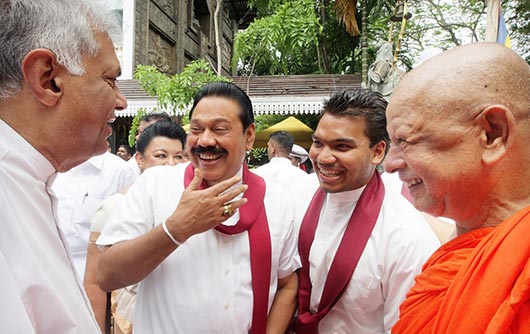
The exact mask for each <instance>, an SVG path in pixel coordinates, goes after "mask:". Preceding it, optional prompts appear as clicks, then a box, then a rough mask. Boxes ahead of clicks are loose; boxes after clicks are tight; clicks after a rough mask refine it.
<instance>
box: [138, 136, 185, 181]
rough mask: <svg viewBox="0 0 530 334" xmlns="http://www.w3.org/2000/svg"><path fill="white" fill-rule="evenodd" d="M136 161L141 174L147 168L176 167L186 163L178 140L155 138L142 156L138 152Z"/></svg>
mask: <svg viewBox="0 0 530 334" xmlns="http://www.w3.org/2000/svg"><path fill="white" fill-rule="evenodd" d="M136 161H137V162H138V166H139V167H140V170H141V171H142V172H143V171H144V170H146V169H147V168H149V167H153V166H160V165H176V164H179V163H183V162H186V161H187V159H186V157H185V156H184V152H183V148H182V142H181V141H180V140H178V139H172V138H168V137H163V136H157V137H154V138H153V139H152V140H151V141H150V142H149V144H148V145H147V147H146V148H145V150H144V153H143V154H142V153H141V152H138V154H137V155H136Z"/></svg>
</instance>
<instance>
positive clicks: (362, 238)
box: [296, 171, 385, 334]
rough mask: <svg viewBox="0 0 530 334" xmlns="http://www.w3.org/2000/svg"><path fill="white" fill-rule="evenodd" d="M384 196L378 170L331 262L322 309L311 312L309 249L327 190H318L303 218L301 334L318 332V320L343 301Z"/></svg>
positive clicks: (300, 298)
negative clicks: (340, 300)
mask: <svg viewBox="0 0 530 334" xmlns="http://www.w3.org/2000/svg"><path fill="white" fill-rule="evenodd" d="M384 196H385V187H384V185H383V182H382V181H381V177H380V176H379V173H378V172H377V171H376V172H375V173H374V176H373V177H372V179H371V180H370V182H368V184H367V186H366V188H365V189H364V191H363V193H362V194H361V197H360V198H359V201H358V203H357V205H356V206H355V210H353V213H352V215H351V217H350V221H349V223H348V226H347V227H346V230H345V231H344V236H343V237H342V240H341V242H340V245H339V247H338V249H337V253H336V254H335V258H334V259H333V262H332V263H331V267H330V269H329V273H328V277H327V278H326V283H325V284H324V290H323V292H322V298H321V300H320V303H319V306H318V312H317V313H311V311H310V310H309V307H310V303H311V289H312V285H311V280H310V278H309V250H310V249H311V244H312V243H313V239H314V238H315V232H316V229H317V225H318V220H319V218H320V211H321V209H322V204H323V202H324V198H325V197H326V193H325V192H324V191H322V190H321V189H318V190H317V192H316V193H315V195H314V196H313V199H312V201H311V204H309V208H308V209H307V212H306V214H305V216H304V219H303V221H302V225H301V227H300V237H299V240H298V252H299V253H300V258H301V260H302V269H301V270H300V272H299V280H300V287H299V290H298V320H297V322H296V333H297V334H317V333H318V323H319V322H320V320H321V319H322V318H324V317H325V316H326V314H327V313H328V312H329V311H330V310H331V308H332V307H333V306H334V305H335V304H336V303H337V302H338V301H339V299H340V297H341V296H342V294H343V293H344V290H345V289H346V286H347V285H348V282H349V281H350V279H351V277H352V275H353V272H354V270H355V267H356V266H357V263H358V262H359V258H360V257H361V254H362V253H363V250H364V247H365V246H366V243H367V242H368V238H369V237H370V235H371V234H372V230H373V228H374V225H375V222H376V221H377V217H378V216H379V212H380V211H381V205H382V204H383V198H384Z"/></svg>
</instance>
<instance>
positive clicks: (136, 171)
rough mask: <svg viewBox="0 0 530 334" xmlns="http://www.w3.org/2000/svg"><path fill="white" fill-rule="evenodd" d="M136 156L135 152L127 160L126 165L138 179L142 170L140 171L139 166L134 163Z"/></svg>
mask: <svg viewBox="0 0 530 334" xmlns="http://www.w3.org/2000/svg"><path fill="white" fill-rule="evenodd" d="M137 154H138V152H135V153H134V154H133V155H132V156H131V157H130V158H129V160H127V165H129V167H131V169H132V170H133V171H134V175H136V178H138V177H139V176H140V174H142V170H141V169H140V166H138V161H136V155H137Z"/></svg>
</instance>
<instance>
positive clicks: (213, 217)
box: [166, 169, 248, 242]
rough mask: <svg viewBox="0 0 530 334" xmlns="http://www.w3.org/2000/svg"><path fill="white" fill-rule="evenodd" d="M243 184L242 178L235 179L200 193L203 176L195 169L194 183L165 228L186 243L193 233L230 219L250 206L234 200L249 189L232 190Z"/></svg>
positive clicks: (192, 182)
mask: <svg viewBox="0 0 530 334" xmlns="http://www.w3.org/2000/svg"><path fill="white" fill-rule="evenodd" d="M240 181H241V177H239V176H234V177H232V178H230V179H228V180H225V181H223V182H220V183H218V184H216V185H214V186H211V187H209V188H207V189H202V190H201V189H200V185H201V182H202V173H201V171H200V170H199V169H195V176H194V177H193V180H192V181H191V183H190V184H189V186H188V187H187V188H186V190H184V192H183V193H182V197H181V199H180V202H179V204H178V205H177V208H176V209H175V211H174V212H173V213H172V214H171V216H169V217H168V219H167V220H166V226H167V227H168V229H169V231H170V232H171V234H172V235H173V236H174V237H175V239H177V240H178V241H180V242H184V241H186V240H187V239H188V238H189V237H191V236H192V235H194V234H198V233H202V232H205V231H207V230H209V229H211V228H213V227H215V226H217V225H219V224H220V223H222V222H223V221H225V220H226V219H228V218H229V217H230V216H231V215H232V214H233V213H234V212H235V210H236V209H237V208H239V207H240V206H242V205H244V204H245V203H247V199H246V198H241V199H238V200H236V199H235V198H236V197H237V196H239V195H241V194H242V193H243V192H244V191H245V190H247V188H248V186H247V185H241V186H238V187H235V188H234V189H230V187H232V186H233V185H235V184H236V183H238V182H240ZM228 189H230V190H228Z"/></svg>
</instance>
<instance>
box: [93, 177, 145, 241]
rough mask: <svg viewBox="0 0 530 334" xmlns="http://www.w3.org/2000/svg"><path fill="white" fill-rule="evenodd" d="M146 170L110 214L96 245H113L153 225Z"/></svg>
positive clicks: (139, 233)
mask: <svg viewBox="0 0 530 334" xmlns="http://www.w3.org/2000/svg"><path fill="white" fill-rule="evenodd" d="M148 172H149V171H146V172H145V173H144V174H142V175H141V176H140V178H138V180H137V181H136V182H135V183H134V184H133V186H132V187H131V188H130V189H129V190H128V191H127V193H126V194H125V196H124V198H123V200H122V201H121V202H120V203H119V205H118V206H117V207H116V209H115V210H114V212H113V213H112V214H111V215H110V218H109V221H108V223H107V224H106V225H105V227H104V228H103V230H102V231H101V235H100V236H99V238H98V240H97V241H96V244H97V245H99V246H102V245H113V244H115V243H117V242H120V241H125V240H130V239H134V238H136V237H138V236H140V235H143V234H144V233H146V232H147V231H149V230H150V229H152V228H153V227H154V223H153V214H152V211H153V210H152V207H151V200H150V198H151V193H150V191H149V190H150V189H149V187H148V184H149V181H148V180H149V179H150V178H149V174H150V173H148Z"/></svg>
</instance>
